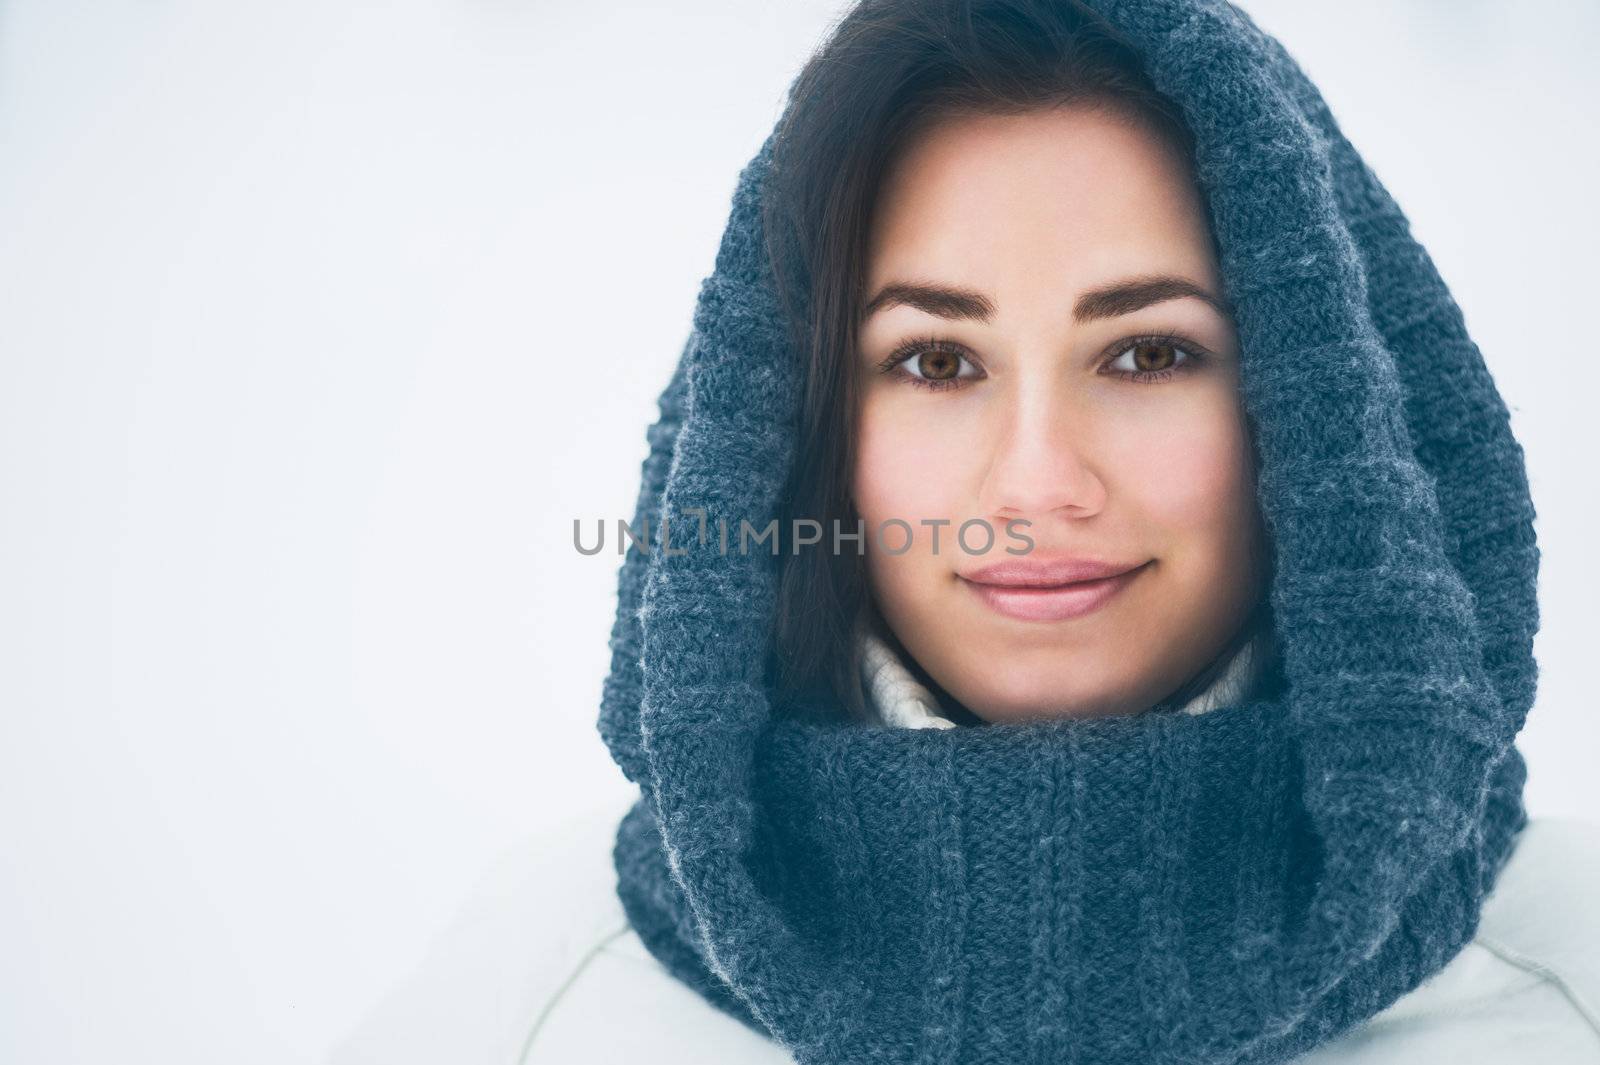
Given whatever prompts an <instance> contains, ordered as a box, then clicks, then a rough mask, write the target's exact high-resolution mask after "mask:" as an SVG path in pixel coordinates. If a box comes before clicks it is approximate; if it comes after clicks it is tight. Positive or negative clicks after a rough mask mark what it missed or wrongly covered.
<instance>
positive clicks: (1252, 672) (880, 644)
mask: <svg viewBox="0 0 1600 1065" xmlns="http://www.w3.org/2000/svg"><path fill="white" fill-rule="evenodd" d="M1269 638H1270V632H1269V631H1268V630H1267V629H1265V628H1262V629H1258V630H1257V631H1256V633H1255V634H1254V635H1253V636H1252V637H1251V638H1250V639H1249V640H1246V641H1245V643H1244V644H1243V645H1242V646H1241V647H1240V648H1239V649H1238V650H1237V651H1235V652H1234V655H1233V657H1232V658H1231V659H1230V660H1229V661H1228V665H1227V668H1226V669H1224V670H1223V671H1222V673H1221V674H1219V675H1218V677H1217V679H1216V680H1215V681H1213V682H1212V683H1211V684H1210V686H1208V687H1207V688H1206V690H1205V691H1203V692H1201V693H1200V694H1199V695H1196V696H1195V697H1194V698H1193V699H1190V700H1189V701H1188V702H1186V703H1184V705H1183V707H1182V708H1181V709H1180V711H1179V712H1180V713H1184V714H1203V713H1205V712H1206V711H1207V710H1214V709H1216V708H1217V707H1219V706H1226V705H1228V704H1229V703H1232V702H1237V701H1239V700H1240V699H1241V698H1243V697H1244V696H1245V695H1246V694H1247V693H1248V692H1249V691H1250V689H1251V688H1252V687H1253V686H1254V685H1255V682H1256V680H1257V679H1258V678H1259V676H1260V673H1261V666H1262V663H1263V662H1264V661H1265V658H1266V651H1267V645H1266V641H1267V640H1268V639H1269ZM857 642H858V644H859V646H860V649H861V680H862V683H863V684H865V685H866V691H867V701H868V704H869V705H870V707H871V708H872V710H873V711H874V712H875V713H876V714H877V716H878V720H879V721H881V722H882V723H883V724H886V725H892V726H898V727H900V728H956V727H957V726H956V723H955V722H954V721H951V720H950V719H949V718H947V717H945V716H944V715H943V714H942V713H941V712H940V707H939V700H938V699H937V698H936V697H935V696H934V694H933V693H932V692H931V691H929V690H928V689H927V687H926V686H924V685H923V684H922V683H921V682H919V681H918V680H917V679H916V677H914V676H912V674H911V671H910V670H909V669H907V668H906V665H905V663H904V662H903V661H901V659H900V656H899V655H898V654H896V653H895V651H894V649H893V648H891V647H890V646H889V645H888V644H887V643H885V642H884V641H883V639H882V638H880V637H879V636H878V635H877V634H876V633H873V632H871V631H869V630H866V629H862V630H861V631H860V633H859V634H858V636H857Z"/></svg>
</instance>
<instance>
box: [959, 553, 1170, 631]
mask: <svg viewBox="0 0 1600 1065" xmlns="http://www.w3.org/2000/svg"><path fill="white" fill-rule="evenodd" d="M1150 564H1151V563H1149V562H1146V563H1144V564H1143V565H1139V566H1135V567H1134V568H1133V569H1130V570H1127V571H1126V572H1123V573H1118V574H1116V575H1114V576H1111V577H1100V578H1098V579H1096V580H1087V581H1070V582H1067V583H1064V584H1048V585H1046V584H1032V583H1030V584H988V583H982V582H979V581H973V580H969V579H967V578H965V577H962V578H961V582H962V583H963V584H964V585H966V587H967V588H969V589H970V590H971V591H972V592H973V594H974V595H976V596H977V597H978V599H979V600H980V601H982V602H983V603H984V605H986V606H988V607H989V608H990V609H991V610H993V611H995V612H996V613H998V614H1001V615H1004V616H1006V617H1009V618H1015V619H1017V620H1020V621H1064V620H1067V619H1068V618H1076V617H1082V616H1084V615H1085V614H1090V613H1093V612H1094V611H1096V610H1098V609H1100V608H1101V607H1102V606H1104V605H1105V604H1107V603H1109V602H1110V601H1111V600H1112V599H1114V598H1115V597H1116V596H1117V594H1118V593H1119V592H1121V591H1122V590H1123V589H1124V588H1126V587H1127V586H1128V585H1129V584H1131V583H1132V582H1133V580H1134V579H1135V578H1136V577H1137V576H1138V575H1139V574H1140V573H1143V572H1144V571H1145V569H1146V568H1148V567H1149V566H1150Z"/></svg>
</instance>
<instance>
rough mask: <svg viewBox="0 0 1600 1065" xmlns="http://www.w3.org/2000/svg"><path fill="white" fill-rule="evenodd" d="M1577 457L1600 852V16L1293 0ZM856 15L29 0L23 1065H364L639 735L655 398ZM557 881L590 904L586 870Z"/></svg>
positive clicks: (798, 8) (1543, 638)
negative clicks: (441, 953)
mask: <svg viewBox="0 0 1600 1065" xmlns="http://www.w3.org/2000/svg"><path fill="white" fill-rule="evenodd" d="M1246 6H1247V8H1248V9H1249V10H1250V11H1251V12H1252V13H1253V14H1254V15H1255V17H1256V18H1257V20H1258V21H1259V22H1260V23H1261V24H1262V25H1263V26H1264V27H1265V28H1266V29H1267V30H1269V31H1270V32H1273V33H1275V34H1277V35H1278V36H1279V37H1280V38H1281V39H1283V40H1284V41H1285V43H1286V44H1287V46H1288V47H1289V49H1290V51H1291V52H1292V53H1293V54H1294V55H1296V56H1297V57H1298V58H1299V59H1300V60H1301V61H1302V63H1303V64H1304V65H1305V66H1306V68H1307V70H1308V71H1309V73H1310V74H1311V76H1312V77H1313V78H1314V79H1315V80H1316V81H1317V82H1318V83H1319V85H1320V86H1321V87H1322V90H1323V92H1324V94H1325V96H1326V97H1327V98H1328V99H1329V101H1330V102H1331V104H1332V105H1333V108H1334V111H1335V114H1336V115H1337V116H1338V117H1339V119H1340V120H1341V122H1342V123H1343V125H1344V127H1345V129H1346V130H1347V131H1348V133H1349V134H1350V135H1351V137H1352V139H1353V140H1354V142H1355V143H1356V144H1357V146H1358V147H1359V148H1360V149H1361V150H1362V152H1363V154H1364V155H1365V156H1366V158H1367V159H1368V160H1369V161H1370V162H1371V163H1372V165H1373V166H1374V168H1375V169H1376V170H1377V171H1378V173H1379V175H1380V176H1381V177H1382V179H1383V180H1384V181H1385V183H1386V184H1387V185H1388V187H1389V188H1390V190H1391V191H1392V192H1393V193H1394V194H1395V196H1396V198H1397V199H1398V200H1399V201H1400V203H1401V205H1402V207H1404V208H1405V209H1406V211H1407V212H1408V213H1409V214H1410V217H1411V219H1412V221H1413V225H1414V230H1415V232H1416V233H1417V234H1418V236H1419V237H1420V238H1421V239H1422V240H1423V242H1424V243H1425V244H1426V245H1427V247H1428V248H1429V250H1430V251H1431V252H1432V254H1433V256H1434V257H1435V259H1436V261H1437V262H1438V264H1439V267H1440V269H1441V271H1442V272H1443V274H1444V275H1445V279H1446V281H1447V282H1448V283H1449V284H1450V285H1451V288H1452V290H1453V292H1454V293H1455V295H1456V298H1457V300H1458V302H1459V303H1460V304H1461V306H1462V307H1463V309H1464V311H1465V314H1466V317H1467V323H1468V326H1469V328H1470V329H1471V331H1472V333H1473V335H1474V337H1475V338H1476V340H1477V341H1478V342H1479V344H1480V345H1481V346H1482V348H1483V350H1484V353H1485V356H1486V358H1487V359H1488V361H1489V363H1490V367H1491V369H1492V370H1493V372H1494V374H1495V376H1496V378H1497V380H1498V382H1499V385H1500V388H1501V390H1502V392H1503V394H1504V395H1505V397H1506V400H1507V402H1508V403H1509V404H1510V406H1511V408H1512V410H1513V412H1514V426H1515V429H1516V431H1517V432H1518V434H1519V436H1520V438H1521V439H1522V440H1523V442H1524V444H1525V446H1526V449H1527V454H1528V460H1529V464H1530V468H1531V476H1532V481H1533V491H1534V498H1535V503H1536V506H1537V508H1538V511H1539V536H1540V541H1541V547H1542V550H1543V571H1542V588H1541V593H1542V597H1543V598H1542V601H1543V608H1544V625H1543V631H1542V633H1541V634H1540V637H1539V641H1538V647H1537V651H1538V657H1539V660H1540V662H1541V664H1542V683H1541V689H1540V698H1539V702H1538V705H1537V706H1536V707H1535V709H1534V712H1533V714H1532V716H1531V718H1530V721H1529V724H1528V726H1527V729H1526V730H1525V732H1524V733H1523V735H1522V737H1521V739H1520V740H1519V744H1520V746H1521V748H1522V750H1523V751H1524V753H1525V755H1526V757H1527V760H1528V763H1529V765H1530V769H1531V779H1530V782H1529V785H1528V789H1527V795H1528V802H1529V807H1530V810H1531V812H1532V813H1534V814H1535V815H1540V814H1549V815H1576V816H1588V817H1593V818H1597V819H1600V781H1597V779H1596V777H1597V774H1596V772H1595V768H1594V766H1595V751H1596V747H1597V743H1600V722H1597V718H1600V714H1597V713H1596V710H1597V707H1596V704H1595V698H1594V695H1593V691H1594V674H1593V669H1594V665H1595V656H1594V650H1593V634H1594V632H1595V630H1596V625H1595V621H1594V612H1595V601H1596V599H1597V597H1600V580H1597V573H1600V563H1597V561H1596V559H1597V553H1596V551H1595V550H1594V546H1593V539H1594V535H1595V530H1596V525H1597V518H1600V514H1597V512H1596V493H1595V488H1594V485H1595V483H1596V480H1597V479H1596V477H1595V475H1594V470H1593V467H1594V463H1595V460H1594V447H1593V436H1594V427H1595V425H1596V423H1597V420H1600V419H1597V416H1596V413H1595V412H1596V409H1597V404H1600V361H1597V360H1596V358H1595V357H1594V356H1593V355H1592V354H1591V352H1592V351H1593V350H1594V349H1595V346H1596V329H1597V328H1600V326H1597V324H1596V322H1595V321H1594V319H1593V318H1591V317H1590V315H1591V313H1592V308H1593V306H1594V303H1595V299H1596V287H1597V283H1600V272H1597V269H1596V266H1595V263H1596V255H1595V249H1596V247H1597V246H1600V212H1597V210H1596V207H1595V195H1594V181H1595V174H1596V173H1597V172H1600V137H1597V135H1596V132H1595V130H1596V128H1597V126H1596V123H1595V122H1594V105H1595V101H1596V99H1597V89H1600V73H1597V70H1600V68H1597V67H1596V66H1595V65H1594V62H1593V56H1594V54H1595V51H1596V46H1597V45H1600V6H1597V5H1595V4H1593V3H1590V2H1584V0H1571V2H1557V0H1523V2H1519V3H1516V4H1506V3H1502V2H1491V0H1433V2H1425V0H1381V2H1380V0H1347V2H1344V3H1339V4H1308V3H1304V2H1302V0H1271V2H1268V0H1257V2H1253V3H1247V4H1246ZM842 10H843V5H841V4H840V3H837V2H832V3H823V2H817V0H805V2H800V0H759V2H758V0H696V2H692V3H691V2H671V3H659V2H652V3H627V2H623V3H609V4H573V3H562V4H557V3H554V2H553V0H524V2H520V3H519V2H513V0H433V2H421V0H390V2H386V3H355V2H347V0H316V2H309V0H276V2H272V3H267V2H264V0H231V2H220V0H213V2H201V0H188V2H181V0H100V2H87V0H0V508H3V510H0V944H3V947H0V1060H4V1061H7V1062H19V1063H21V1062H27V1063H30V1065H35V1063H58V1062H72V1063H78V1062H85V1063H88V1062H94V1063H100V1062H110V1061H118V1062H124V1061H125V1062H162V1063H163V1065H184V1063H190V1062H193V1063H197V1065H198V1063H206V1065H213V1063H216V1062H226V1063H228V1065H258V1063H259V1065H267V1063H271V1065H282V1063H286V1062H303V1061H315V1060H318V1059H319V1057H320V1056H322V1055H323V1054H325V1053H326V1052H327V1050H328V1048H329V1047H330V1046H332V1045H333V1043H334V1041H335V1040H336V1039H337V1038H338V1037H339V1035H340V1034H341V1033H342V1032H344V1031H345V1030H347V1029H348V1028H349V1027H350V1026H352V1025H353V1024H355V1023H356V1021H357V1019H358V1018H359V1017H360V1016H362V1015H363V1013H364V1012H365V1011H367V1010H368V1009H369V1008H371V1007H372V1006H373V1004H374V1003H375V1002H377V1001H378V1000H379V999H380V997H381V996H382V994H383V992H384V990H385V988H386V987H387V986H389V985H390V984H391V983H392V982H393V981H394V980H396V979H398V978H399V977H400V976H401V975H402V974H404V973H405V972H407V971H408V969H409V968H410V967H412V966H414V965H415V964H416V963H417V961H418V959H419V958H420V957H421V956H422V954H423V952H424V949H425V946H426V944H427V943H428V942H429V940H430V937H432V936H433V935H434V934H436V933H437V932H438V930H439V929H441V928H442V927H444V926H445V925H446V923H447V922H448V921H449V920H450V918H451V915H452V913H453V912H454V911H455V908H456V907H457V905H458V903H459V902H460V900H461V899H462V898H463V897H464V896H465V895H466V894H467V893H468V892H469V890H470V889H471V888H472V886H473V885H474V884H475V883H477V882H478V880H479V878H480V876H481V875H482V873H483V871H484V870H485V869H486V868H488V867H489V866H490V865H491V863H493V862H494V861H496V860H497V858H500V857H503V856H505V855H507V854H513V853H516V852H517V850H518V848H520V847H525V846H527V845H528V843H527V841H528V840H530V839H532V838H533V837H535V836H536V835H537V834H538V833H540V832H541V831H544V830H545V829H547V828H548V827H549V826H551V825H552V824H555V823H557V822H558V821H560V820H561V819H563V818H567V817H570V816H572V815H573V814H574V813H575V812H577V811H582V810H595V809H601V808H604V807H608V806H609V807H617V806H618V804H619V803H621V802H623V801H625V799H626V796H627V795H628V793H629V792H630V789H631V785H628V784H627V782H626V781H625V780H624V778H623V777H622V775H621V773H620V772H619V771H618V770H617V769H616V767H615V766H614V765H613V764H612V762H611V761H610V759H609V757H608V755H607V752H606V750H605V748H604V745H603V744H602V743H601V741H600V739H599V737H598V734H597V732H596V730H595V715H596V710H597V707H598V703H599V697H600V686H601V679H602V677H603V675H604V672H605V669H606V666H607V663H608V651H607V648H606V638H607V635H608V633H609V629H610V626H611V621H612V612H613V609H614V602H615V582H616V562H617V560H616V557H615V556H614V555H612V554H611V553H609V552H608V553H606V554H604V555H601V556H598V557H594V558H585V557H580V556H579V555H577V554H576V552H575V551H574V550H573V547H572V541H571V535H572V533H571V523H572V519H573V518H574V517H580V516H581V517H586V518H590V519H592V518H595V517H602V516H605V517H626V516H629V515H631V512H632V505H633V501H634V494H635V492H636V490H637V487H638V472H639V462H640V461H641V459H642V458H643V456H644V453H645V442H644V429H645V426H646V425H648V424H649V422H650V421H651V420H652V419H653V417H654V413H655V412H654V400H655V397H656V395H657V393H658V392H659V390H660V388H661V387H662V385H663V384H664V383H665V381H666V378H667V376H668V374H669V372H670V370H671V368H672V365H673V364H674V362H675V360H676V358H677V355H678V352H679V347H680V345H681V343H682V340H683V338H684V336H685V334H686V332H687V329H688V324H689V316H690V313H691V310H692V306H693V301H694V297H695V294H696V291H697V288H698V285H699V282H700V280H701V278H702V277H703V276H704V275H705V274H706V273H707V272H708V271H709V269H710V267H711V262H712V257H713V253H714V250H715V246H716V241H717V239H718V236H719V235H720V232H721V228H722V225H723V223H724V221H725V220H726V217H727V210H728V201H729V196H730V194H731V192H732V188H733V181H734V178H735V175H736V174H737V172H738V170H739V169H740V167H741V166H742V165H743V164H744V163H745V161H746V160H747V159H748V158H749V156H750V155H751V154H752V153H753V152H754V151H755V149H756V147H757V146H758V145H759V144H760V142H761V139H762V138H763V137H764V136H765V134H766V133H767V131H768V130H769V128H770V127H771V125H772V123H773V121H774V120H775V118H776V117H777V114H778V109H779V106H780V102H781V97H782V93H783V90H784V88H785V87H786V86H787V84H788V83H789V80H790V79H791V78H792V77H793V75H794V73H795V71H796V70H797V69H798V67H799V64H800V63H801V62H802V61H803V59H804V58H805V56H806V55H807V54H808V52H809V51H810V49H811V48H812V47H813V46H814V45H815V44H816V43H817V42H818V41H819V40H820V39H821V37H822V36H823V34H824V32H825V30H826V29H827V26H828V24H829V22H830V21H831V20H832V19H833V18H834V17H836V16H837V14H839V13H840V11H842ZM552 875H559V870H557V871H554V872H553V873H552Z"/></svg>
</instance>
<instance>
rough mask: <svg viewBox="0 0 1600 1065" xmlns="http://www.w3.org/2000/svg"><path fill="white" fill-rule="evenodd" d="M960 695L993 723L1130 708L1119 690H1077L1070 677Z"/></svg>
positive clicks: (1109, 713)
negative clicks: (1024, 687)
mask: <svg viewBox="0 0 1600 1065" xmlns="http://www.w3.org/2000/svg"><path fill="white" fill-rule="evenodd" d="M952 694H954V693H952ZM957 698H961V701H962V705H964V706H966V707H967V708H968V709H969V710H971V711H972V712H973V713H974V714H976V715H977V716H978V717H981V718H983V719H984V720H985V721H988V722H990V723H991V724H1021V723H1024V722H1030V721H1057V720H1064V719H1067V718H1090V717H1114V716H1117V715H1119V714H1126V713H1129V712H1130V711H1129V708H1128V706H1129V704H1128V701H1127V700H1126V699H1125V698H1122V697H1121V696H1120V695H1119V694H1118V693H1115V692H1107V691H1103V690H1096V691H1074V690H1073V687H1072V685H1071V684H1070V683H1068V682H1066V681H1062V682H1061V683H1059V684H1055V685H1053V686H1052V685H1049V684H1044V685H1033V686H1030V687H1029V688H1028V689H1027V690H1021V691H1018V690H1006V691H992V690H991V691H985V690H977V691H974V692H973V693H972V695H971V697H970V699H967V698H962V697H961V696H959V695H958V696H957Z"/></svg>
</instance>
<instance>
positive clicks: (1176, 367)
mask: <svg viewBox="0 0 1600 1065" xmlns="http://www.w3.org/2000/svg"><path fill="white" fill-rule="evenodd" d="M1112 350H1113V351H1114V352H1115V356H1114V357H1113V358H1112V359H1111V361H1110V362H1108V363H1106V366H1105V369H1104V370H1103V371H1101V372H1103V373H1113V374H1116V375H1117V376H1119V377H1123V378H1126V379H1127V380H1129V381H1141V382H1155V381H1165V380H1168V379H1169V378H1172V377H1175V376H1176V375H1178V374H1182V373H1187V372H1189V371H1190V370H1193V369H1195V368H1196V367H1197V366H1199V364H1200V362H1201V361H1202V360H1203V359H1204V358H1205V355H1206V353H1205V352H1204V351H1203V350H1202V349H1201V348H1199V347H1198V346H1196V345H1193V344H1191V343H1189V342H1188V341H1187V340H1183V339H1182V338H1179V337H1166V336H1148V337H1135V338H1133V339H1130V340H1124V341H1122V342H1121V343H1119V344H1118V345H1117V346H1116V347H1115V348H1113V349H1112Z"/></svg>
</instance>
